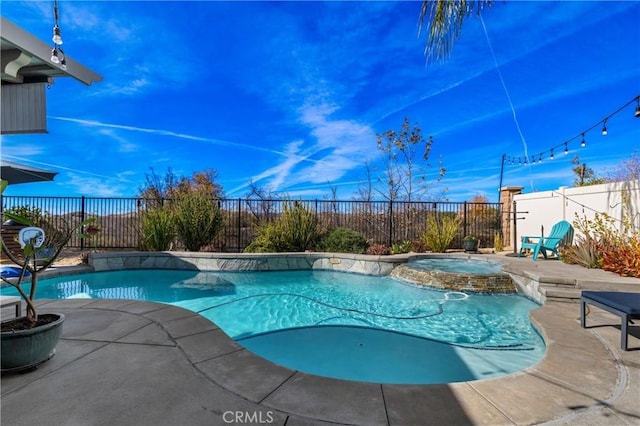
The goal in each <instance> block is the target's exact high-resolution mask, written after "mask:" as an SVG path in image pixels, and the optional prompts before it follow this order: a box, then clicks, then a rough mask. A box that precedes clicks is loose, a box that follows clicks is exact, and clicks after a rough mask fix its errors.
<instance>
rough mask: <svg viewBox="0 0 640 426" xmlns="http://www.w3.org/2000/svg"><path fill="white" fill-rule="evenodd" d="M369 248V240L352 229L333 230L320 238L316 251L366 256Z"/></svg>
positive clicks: (339, 228)
mask: <svg viewBox="0 0 640 426" xmlns="http://www.w3.org/2000/svg"><path fill="white" fill-rule="evenodd" d="M368 247H369V243H368V242H367V240H366V239H365V238H364V237H363V236H362V235H360V234H359V233H357V232H356V231H353V230H351V229H347V228H341V227H338V228H333V229H331V230H330V231H329V232H327V233H326V234H324V235H323V236H322V238H320V241H319V242H318V245H317V246H316V250H318V251H328V252H335V253H355V254H364V253H365V252H366V251H367V248H368Z"/></svg>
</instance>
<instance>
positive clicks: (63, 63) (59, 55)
mask: <svg viewBox="0 0 640 426" xmlns="http://www.w3.org/2000/svg"><path fill="white" fill-rule="evenodd" d="M53 17H54V25H53V37H51V40H52V41H53V49H51V62H53V63H54V64H56V65H58V64H60V68H62V69H63V70H66V69H67V59H66V57H65V55H64V51H63V50H62V49H61V48H60V46H61V45H62V32H61V31H60V26H59V25H58V0H53Z"/></svg>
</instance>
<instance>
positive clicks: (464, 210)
mask: <svg viewBox="0 0 640 426" xmlns="http://www.w3.org/2000/svg"><path fill="white" fill-rule="evenodd" d="M462 208H463V214H462V229H463V230H464V232H463V233H462V234H463V237H462V238H464V237H466V236H467V235H468V232H467V227H468V226H469V224H468V223H467V202H466V201H465V202H464V205H463V206H462Z"/></svg>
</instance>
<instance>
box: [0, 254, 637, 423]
mask: <svg viewBox="0 0 640 426" xmlns="http://www.w3.org/2000/svg"><path fill="white" fill-rule="evenodd" d="M499 260H502V259H499ZM511 261H514V262H516V264H515V266H514V267H516V266H521V268H523V269H526V268H531V270H530V271H528V272H527V273H529V274H538V278H542V279H543V281H544V277H545V270H547V271H548V272H546V273H548V274H549V279H551V278H553V277H554V276H555V274H558V273H560V274H562V275H564V276H566V277H572V278H574V279H575V278H576V276H575V274H576V272H575V271H574V269H573V268H570V269H564V266H567V267H569V266H570V265H563V264H562V263H560V262H557V261H552V260H550V261H538V262H535V264H534V262H532V261H531V259H530V258H529V259H516V260H513V259H511V260H510V262H511ZM525 262H526V263H525ZM520 263H522V265H519V264H520ZM580 272H581V273H583V274H585V275H584V277H582V278H583V279H584V280H585V281H584V282H587V281H588V282H590V283H596V282H597V286H599V287H601V288H602V289H605V288H606V289H611V290H620V288H617V287H618V286H619V284H620V285H621V286H622V287H623V289H624V291H629V290H628V286H632V287H634V285H637V284H638V282H637V280H635V279H620V278H618V277H616V276H615V275H613V274H608V273H604V275H603V277H605V278H606V279H604V280H603V279H601V275H600V274H599V272H602V271H599V272H598V271H595V272H598V273H597V274H593V273H592V272H594V271H591V270H586V269H582V270H581V271H580ZM594 277H595V278H597V279H596V280H594ZM578 278H580V277H578ZM593 285H595V284H593ZM634 288H636V290H639V291H640V286H638V287H634ZM40 305H41V309H40V312H54V311H55V312H62V313H64V314H65V315H66V321H65V324H64V332H63V339H62V341H61V342H60V344H59V345H58V349H57V354H56V355H55V356H54V357H53V358H52V359H51V360H50V361H48V362H46V363H45V364H43V365H42V366H40V368H38V369H37V370H35V371H32V372H30V373H26V374H14V375H4V376H3V377H2V399H1V408H2V411H1V413H2V424H3V425H178V424H180V425H182V424H191V425H223V424H277V425H285V424H286V425H288V426H291V425H312V424H313V425H321V424H349V425H426V424H434V425H450V424H451V425H464V424H477V425H513V424H517V425H529V424H563V425H564V424H569V425H632V424H640V404H639V403H638V401H639V400H640V326H639V325H638V324H637V323H636V325H632V326H631V327H630V333H631V335H630V336H629V347H630V349H631V350H629V351H622V350H621V349H620V346H619V345H620V343H619V342H620V319H619V318H618V317H616V316H613V315H610V314H608V313H606V312H604V311H601V310H599V309H597V308H592V309H591V312H590V314H589V316H588V325H589V328H587V329H583V328H581V327H580V322H579V317H580V312H579V304H577V303H567V302H559V301H554V300H548V301H547V303H546V304H545V305H544V306H542V307H541V308H539V309H537V310H535V311H533V313H532V320H533V322H534V324H535V325H536V326H537V327H538V328H539V329H540V331H541V333H542V335H543V337H544V338H545V341H546V343H547V345H548V347H547V353H546V355H545V357H544V359H543V360H542V361H541V362H540V363H538V364H537V365H535V366H533V367H531V368H528V369H526V370H524V371H522V372H519V373H515V374H511V375H508V376H504V377H501V378H497V379H490V380H480V381H473V382H465V383H454V384H448V385H389V384H382V385H381V384H372V383H360V382H348V381H341V380H334V379H328V378H323V377H317V376H312V375H308V374H305V373H302V372H298V371H293V370H289V369H287V368H283V367H280V366H277V365H274V364H272V363H270V362H268V361H266V360H264V359H262V358H259V357H257V356H255V355H253V354H252V353H250V352H249V351H247V350H245V349H243V348H242V347H241V346H240V345H238V344H237V343H235V342H234V341H232V340H231V339H229V338H228V337H227V336H226V335H225V334H224V332H222V331H221V330H220V329H219V328H218V327H217V326H216V325H215V324H213V323H211V322H210V321H208V320H206V319H204V318H202V317H200V316H198V315H197V314H195V313H193V312H190V311H187V310H184V309H180V308H177V307H173V306H167V305H163V304H156V303H149V302H137V301H131V300H95V299H74V300H54V301H51V300H43V301H41V302H40ZM2 314H3V317H4V318H7V317H10V316H12V315H13V314H14V312H13V310H12V309H11V308H5V309H3V312H2ZM5 315H6V316H5ZM291 350H295V342H291Z"/></svg>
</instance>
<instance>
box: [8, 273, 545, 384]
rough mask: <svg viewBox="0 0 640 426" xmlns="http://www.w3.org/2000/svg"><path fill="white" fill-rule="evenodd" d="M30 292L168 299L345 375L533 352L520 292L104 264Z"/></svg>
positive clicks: (495, 367) (467, 363)
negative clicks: (108, 267) (112, 267)
mask: <svg viewBox="0 0 640 426" xmlns="http://www.w3.org/2000/svg"><path fill="white" fill-rule="evenodd" d="M12 290H13V289H12V288H3V289H2V294H13V293H12ZM13 291H14V292H15V290H13ZM38 297H39V298H54V299H66V298H74V297H91V298H101V299H104V298H124V299H136V300H147V301H154V302H163V303H170V304H173V305H176V306H180V307H183V308H186V309H189V310H192V311H194V312H197V313H199V314H200V315H202V316H204V317H206V318H208V319H210V320H211V321H213V322H215V323H216V324H217V325H218V326H219V327H220V328H221V329H222V330H224V331H225V333H227V334H228V335H229V336H230V337H231V338H233V339H235V340H237V341H238V342H239V343H240V344H241V345H243V346H245V347H246V348H247V349H249V350H251V351H253V352H255V353H256V354H258V355H260V356H263V357H265V358H267V359H269V360H271V361H273V362H275V363H276V364H280V365H284V366H286V367H289V368H293V369H297V370H300V371H304V372H308V373H312V374H318V375H323V376H327V377H335V378H342V379H349V380H360V381H369V382H378V383H447V382H454V381H467V380H477V379H482V378H490V377H496V376H499V375H503V374H508V373H512V372H515V371H519V370H521V369H523V368H526V367H528V366H530V365H533V364H535V363H536V362H538V361H539V360H540V359H541V357H542V355H543V354H544V343H543V341H542V339H541V338H540V336H539V335H538V333H537V332H536V331H535V330H534V329H533V327H532V325H531V323H530V321H529V318H528V313H529V311H530V310H531V309H534V308H536V307H538V305H537V304H535V303H534V302H532V301H531V300H529V299H527V298H524V297H521V296H517V295H503V294H496V295H485V294H473V293H469V294H465V293H460V292H443V291H438V290H432V289H426V288H418V287H415V286H412V285H409V284H406V283H404V282H401V281H398V280H394V279H393V278H390V277H374V276H365V275H357V274H349V273H340V272H332V271H285V272H196V271H173V270H169V271H167V270H135V271H115V272H100V273H91V274H83V275H75V276H67V277H57V278H51V279H46V280H41V281H40V284H39V289H38Z"/></svg>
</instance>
